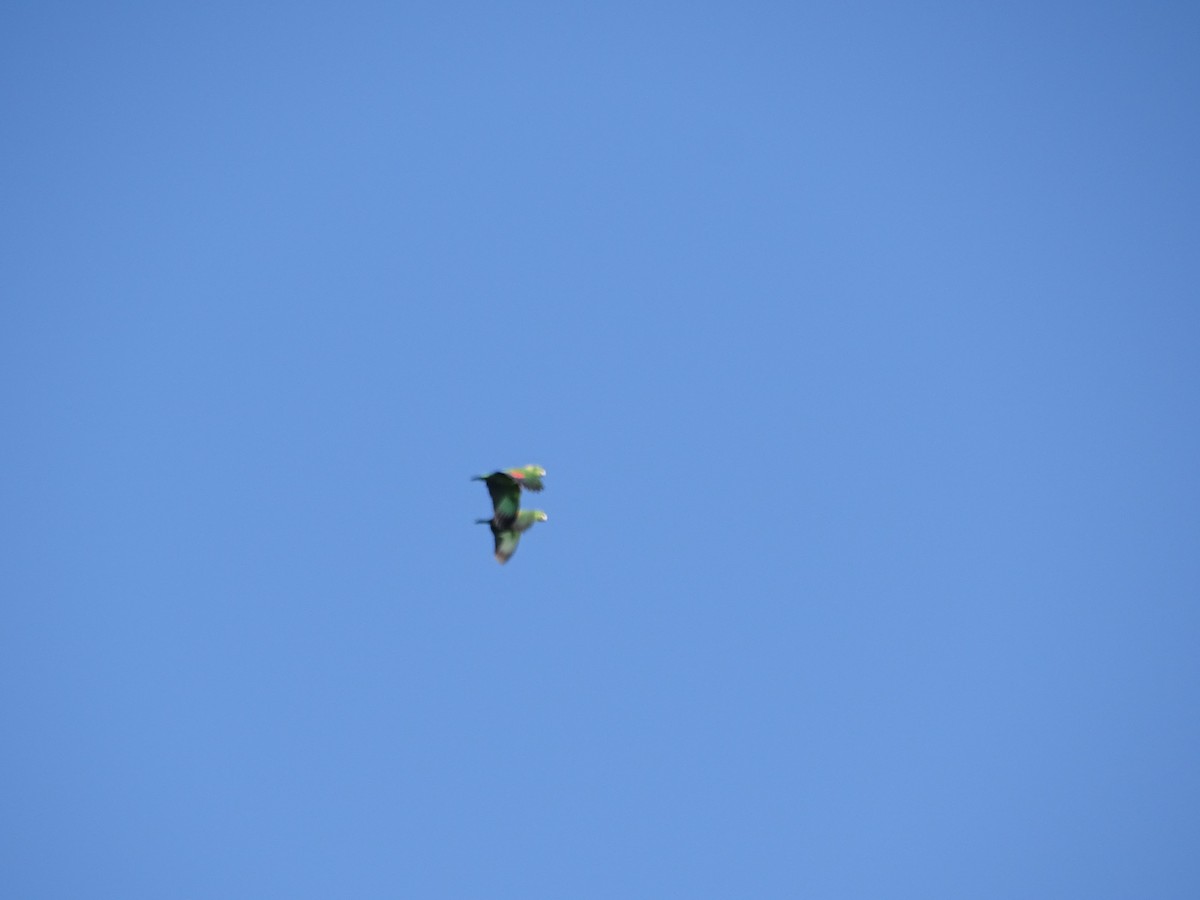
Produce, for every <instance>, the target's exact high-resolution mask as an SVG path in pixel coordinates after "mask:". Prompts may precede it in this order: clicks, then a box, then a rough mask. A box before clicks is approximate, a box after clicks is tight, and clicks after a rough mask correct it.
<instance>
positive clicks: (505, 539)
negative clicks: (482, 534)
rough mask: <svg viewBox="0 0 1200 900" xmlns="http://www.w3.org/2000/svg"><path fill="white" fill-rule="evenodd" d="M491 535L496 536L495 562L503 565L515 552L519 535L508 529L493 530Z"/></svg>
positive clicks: (519, 539) (519, 538)
mask: <svg viewBox="0 0 1200 900" xmlns="http://www.w3.org/2000/svg"><path fill="white" fill-rule="evenodd" d="M492 534H494V535H495V536H496V562H498V563H500V565H504V564H505V563H506V562H508V558H509V557H510V556H512V555H513V554H514V553H516V552H517V544H519V543H520V542H521V535H520V534H518V533H517V532H515V531H513V530H512V529H509V528H505V529H501V530H500V531H496V530H495V529H493V530H492Z"/></svg>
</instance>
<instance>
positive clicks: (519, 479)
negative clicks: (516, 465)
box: [508, 469, 525, 481]
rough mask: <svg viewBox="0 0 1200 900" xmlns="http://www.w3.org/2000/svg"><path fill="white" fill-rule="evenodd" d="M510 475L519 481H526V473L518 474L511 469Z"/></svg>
mask: <svg viewBox="0 0 1200 900" xmlns="http://www.w3.org/2000/svg"><path fill="white" fill-rule="evenodd" d="M508 474H509V475H511V476H512V477H513V478H515V479H517V481H524V480H525V473H524V472H518V471H517V470H516V469H509V470H508Z"/></svg>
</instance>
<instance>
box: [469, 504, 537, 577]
mask: <svg viewBox="0 0 1200 900" xmlns="http://www.w3.org/2000/svg"><path fill="white" fill-rule="evenodd" d="M548 518H549V517H548V516H547V515H546V514H545V513H544V512H542V511H541V510H540V509H523V510H521V511H520V512H518V513H517V517H516V518H515V519H513V522H512V525H510V526H509V527H508V528H498V527H497V526H496V521H495V519H479V523H480V524H482V523H485V522H486V523H487V524H488V525H490V526H491V527H492V537H493V538H495V540H496V562H498V563H500V564H501V565H503V564H504V563H506V562H508V558H509V557H510V556H512V555H513V554H514V553H516V552H517V544H518V543H519V542H520V540H521V533H522V532H524V531H528V530H529V529H530V528H532V527H533V526H534V524H535V523H537V522H545V521H546V520H547V519H548Z"/></svg>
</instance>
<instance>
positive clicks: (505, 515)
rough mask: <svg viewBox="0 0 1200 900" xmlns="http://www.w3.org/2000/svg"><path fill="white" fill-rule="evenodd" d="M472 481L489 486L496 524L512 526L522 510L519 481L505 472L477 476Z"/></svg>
mask: <svg viewBox="0 0 1200 900" xmlns="http://www.w3.org/2000/svg"><path fill="white" fill-rule="evenodd" d="M471 480H472V481H482V482H484V483H486V484H487V489H488V494H490V495H491V498H492V515H493V517H494V519H495V521H496V523H497V524H498V525H503V526H506V527H507V526H508V525H511V524H512V522H513V520H514V519H516V517H517V513H518V512H519V511H520V509H521V488H520V486H519V485H518V484H517V480H516V479H515V478H513V477H512V476H511V475H506V474H505V473H504V472H493V473H492V474H491V475H476V476H475V477H474V478H473V479H471Z"/></svg>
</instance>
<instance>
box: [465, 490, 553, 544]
mask: <svg viewBox="0 0 1200 900" xmlns="http://www.w3.org/2000/svg"><path fill="white" fill-rule="evenodd" d="M545 474H546V470H545V469H543V468H542V467H541V466H525V467H523V468H520V469H507V470H505V471H502V472H492V473H491V474H490V475H476V476H475V477H474V478H473V479H472V480H473V481H482V482H484V483H485V484H487V489H488V494H489V495H490V496H491V498H492V511H493V513H492V518H490V519H476V520H475V521H476V524H480V525H482V524H487V525H490V526H491V529H492V536H493V537H494V538H495V540H496V561H497V562H500V563H506V562H508V558H509V557H510V556H512V555H513V554H514V553H516V552H517V542H518V541H520V539H521V532H523V531H527V530H529V529H530V528H531V527H533V524H534V523H535V522H545V521H546V519H547V516H546V514H545V513H544V512H542V510H540V509H521V488H525V489H526V490H531V491H540V490H541V489H542V487H543V484H542V478H543V477H544V476H545Z"/></svg>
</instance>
